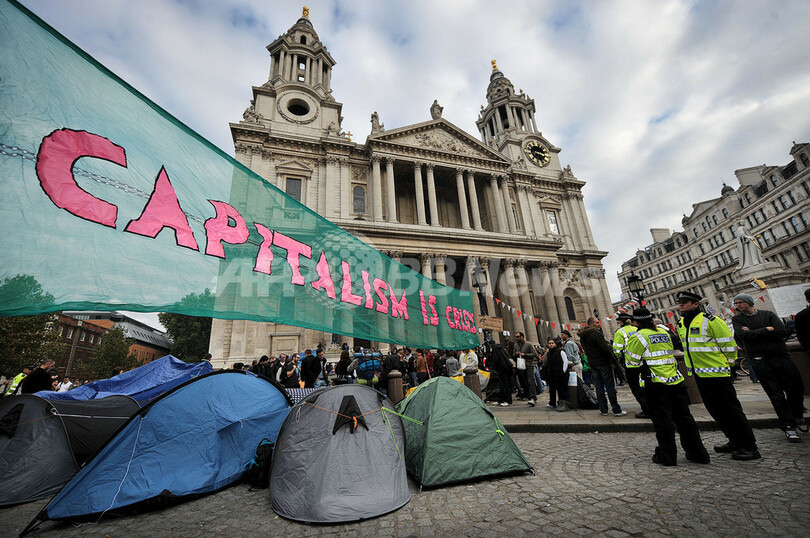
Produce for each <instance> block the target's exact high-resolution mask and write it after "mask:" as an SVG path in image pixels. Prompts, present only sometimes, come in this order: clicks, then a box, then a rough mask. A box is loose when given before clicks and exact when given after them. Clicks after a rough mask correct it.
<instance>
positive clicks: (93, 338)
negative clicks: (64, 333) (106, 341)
mask: <svg viewBox="0 0 810 538" xmlns="http://www.w3.org/2000/svg"><path fill="white" fill-rule="evenodd" d="M95 339H96V337H95V335H92V334H91V335H90V338H88V340H89V341H90V343H91V344H92V343H93V340H95Z"/></svg>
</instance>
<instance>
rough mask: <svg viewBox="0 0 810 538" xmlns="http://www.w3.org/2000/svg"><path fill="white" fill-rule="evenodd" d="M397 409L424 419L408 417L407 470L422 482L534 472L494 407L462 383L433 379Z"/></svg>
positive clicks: (410, 415)
mask: <svg viewBox="0 0 810 538" xmlns="http://www.w3.org/2000/svg"><path fill="white" fill-rule="evenodd" d="M397 409H398V410H399V412H400V413H402V414H403V415H405V416H407V417H409V418H413V419H416V420H418V421H420V422H421V423H422V424H419V423H417V422H413V421H411V420H404V421H403V424H404V426H405V445H406V449H405V462H406V464H407V467H408V472H409V473H410V474H411V475H412V476H413V477H414V479H415V480H417V481H418V482H419V483H420V484H421V485H423V486H438V485H442V484H448V483H451V482H460V481H464V480H471V479H475V478H483V477H487V476H494V475H502V474H507V473H516V472H523V471H531V470H532V466H531V465H529V462H528V461H526V458H525V457H524V456H523V453H522V452H521V451H520V449H519V448H518V447H517V445H516V444H515V442H514V441H513V440H512V437H511V436H510V435H509V433H507V431H506V430H505V429H504V427H503V426H502V425H501V424H500V423H499V422H498V419H497V418H495V415H494V414H493V413H492V411H490V410H489V409H488V408H487V406H486V405H485V404H484V402H482V401H481V398H479V397H478V396H476V395H475V394H474V393H473V391H471V390H470V389H468V388H467V387H465V386H464V385H463V384H462V383H459V382H458V381H454V380H452V379H450V378H447V377H434V378H433V379H431V380H430V381H427V382H425V383H422V384H421V385H419V386H418V387H417V388H416V389H415V390H414V391H413V392H411V393H410V394H409V395H408V397H407V398H405V399H404V400H402V401H401V402H399V404H397Z"/></svg>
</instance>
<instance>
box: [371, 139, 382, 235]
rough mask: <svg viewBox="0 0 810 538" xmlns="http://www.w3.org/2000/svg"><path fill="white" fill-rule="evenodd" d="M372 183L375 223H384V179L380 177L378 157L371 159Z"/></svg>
mask: <svg viewBox="0 0 810 538" xmlns="http://www.w3.org/2000/svg"><path fill="white" fill-rule="evenodd" d="M371 183H372V185H373V186H374V189H373V195H374V222H381V221H382V213H383V209H382V178H381V176H380V158H379V157H378V156H377V155H372V157H371Z"/></svg>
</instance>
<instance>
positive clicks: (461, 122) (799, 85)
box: [23, 0, 810, 300]
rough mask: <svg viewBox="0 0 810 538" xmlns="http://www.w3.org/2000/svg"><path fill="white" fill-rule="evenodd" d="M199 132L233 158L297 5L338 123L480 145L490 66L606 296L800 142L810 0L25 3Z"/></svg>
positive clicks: (807, 90) (809, 134)
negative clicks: (514, 105)
mask: <svg viewBox="0 0 810 538" xmlns="http://www.w3.org/2000/svg"><path fill="white" fill-rule="evenodd" d="M23 4H24V5H26V6H27V7H29V9H31V10H32V11H33V12H34V13H36V14H37V15H39V16H40V17H41V18H43V19H44V20H45V21H46V22H47V23H49V24H50V25H52V26H53V27H55V28H56V29H57V30H58V31H60V32H61V33H63V34H64V35H65V36H67V37H68V38H69V39H71V40H72V41H73V42H74V43H76V44H77V45H78V46H80V47H81V48H83V49H84V50H85V51H87V52H88V53H90V54H91V55H92V56H93V57H95V58H96V59H97V60H99V61H100V62H101V63H103V64H104V65H106V66H107V67H109V68H110V69H111V70H112V71H114V72H115V73H116V74H118V75H119V76H121V77H122V78H123V79H124V80H126V81H128V82H129V83H130V84H132V85H133V86H134V87H135V88H137V89H139V90H140V91H141V92H143V93H144V94H146V95H147V96H148V97H150V98H151V99H152V100H154V101H155V102H156V103H158V104H159V105H161V106H162V107H164V108H165V109H166V110H168V111H169V112H170V113H172V114H173V115H175V116H176V117H178V118H179V119H180V120H182V121H183V122H185V123H186V124H187V125H189V126H190V127H192V128H193V129H195V130H197V131H198V132H199V133H201V134H202V135H203V136H205V137H206V138H208V139H209V140H211V141H212V142H213V143H215V144H216V145H218V146H219V147H221V148H222V149H223V150H225V151H227V152H228V153H230V154H233V143H232V140H231V135H230V130H229V128H228V122H235V121H239V120H240V119H241V117H242V112H243V111H244V110H245V108H246V107H247V106H248V105H249V100H250V98H251V95H252V94H251V86H253V85H257V86H258V85H261V84H263V83H264V82H265V81H266V80H267V78H268V72H269V68H270V58H269V54H268V53H267V50H266V49H265V47H266V46H267V45H268V44H269V43H271V42H272V41H273V40H274V39H276V38H277V37H278V36H279V35H281V34H283V33H284V32H285V31H287V29H289V28H290V26H292V25H293V24H294V23H295V21H296V20H297V19H298V18H299V17H300V16H301V8H302V6H303V5H308V6H309V8H310V20H311V22H312V24H313V26H314V28H315V31H316V32H317V33H318V35H319V37H320V39H321V41H322V42H323V43H324V44H325V45H326V47H327V48H328V50H329V52H330V54H331V55H332V57H333V58H334V59H335V60H336V62H337V65H336V66H335V68H334V69H333V71H332V77H333V78H332V87H333V90H334V92H333V96H334V97H335V99H336V100H337V101H339V102H342V103H343V116H344V117H345V120H344V122H343V129H344V130H345V131H351V132H352V133H353V140H354V141H358V142H363V141H364V140H365V138H366V136H368V134H369V132H370V130H371V124H370V122H369V117H370V114H371V113H372V112H373V111H375V110H376V111H377V112H379V115H380V120H381V121H382V122H383V123H385V126H386V128H387V129H392V128H396V127H400V126H404V125H408V124H412V123H417V122H421V121H426V120H429V119H430V113H429V107H430V104H431V103H432V102H433V100H434V99H437V100H438V101H439V103H440V104H441V105H442V106H444V115H443V117H444V118H445V119H447V120H448V121H450V122H452V123H454V124H456V125H457V126H459V127H461V128H462V129H464V130H465V131H467V132H468V133H470V134H472V135H474V136H476V137H478V130H477V128H476V127H475V120H476V118H477V115H478V111H479V109H480V107H481V105H483V104H486V88H487V84H488V83H489V75H490V73H491V65H490V60H492V59H496V60H497V62H498V68H499V69H500V70H501V71H502V72H503V73H504V75H506V76H507V77H508V78H509V79H510V80H511V81H512V83H513V84H514V86H515V88H516V89H523V90H524V91H525V92H526V93H527V94H528V95H529V96H530V97H532V98H533V99H534V100H535V102H536V106H537V124H538V128H539V129H540V130H541V131H542V133H543V135H544V136H545V137H546V138H547V139H548V140H549V141H550V142H551V143H552V144H554V145H556V146H557V147H559V148H562V153H561V154H560V159H561V162H562V164H563V166H565V165H569V164H570V165H571V168H572V170H573V172H574V174H575V175H576V176H577V177H578V178H579V179H581V180H583V181H586V182H587V185H586V186H585V189H584V192H585V205H586V207H587V209H588V215H589V217H590V221H591V226H592V227H593V229H594V233H595V235H596V240H597V245H598V246H599V247H600V248H601V249H603V250H607V251H609V252H610V254H609V255H608V256H607V257H606V258H605V259H604V260H603V263H604V266H605V269H606V270H607V282H608V286H609V287H610V291H611V295H612V297H613V299H614V300H618V299H619V296H620V290H619V285H618V280H617V278H616V273H617V271H618V270H619V269H620V267H621V264H622V262H623V261H625V260H627V259H628V258H630V257H631V256H633V254H634V253H635V251H636V249H638V248H643V247H645V246H646V245H648V244H649V243H651V242H652V239H651V237H650V234H649V229H650V228H669V229H680V221H681V217H682V214H683V213H686V214H689V213H690V212H691V209H692V204H693V203H696V202H698V201H701V200H705V199H709V198H715V197H717V196H719V194H720V189H721V187H722V182H723V181H725V182H726V183H728V184H730V185H731V186H733V187H735V188H736V187H737V186H738V184H737V182H736V179H735V177H734V170H737V169H740V168H746V167H749V166H756V165H760V164H764V163H767V164H769V165H784V164H787V163H788V162H789V160H790V155H789V153H788V152H789V150H790V147H791V145H792V142H793V141H794V140H795V141H799V142H808V141H810V54H808V45H807V42H808V38H807V29H808V28H810V2H808V1H804V0H795V1H792V0H761V1H758V0H748V1H674V0H673V1H665V0H656V1H652V0H650V1H645V2H633V1H582V2H575V1H561V0H559V1H551V0H549V1H522V2H501V3H499V4H497V7H495V4H494V3H493V2H491V1H473V0H465V1H458V0H442V1H435V2H426V1H425V2H417V1H385V2H383V1H372V0H367V1H362V0H352V1H348V0H347V1H342V2H341V1H320V0H319V1H308V2H288V1H269V0H243V1H231V0H228V1H225V0H217V1H213V0H211V1H202V0H178V1H169V0H138V1H137V2H124V1H112V0H106V1H102V0H60V1H58V2H57V1H54V0H23Z"/></svg>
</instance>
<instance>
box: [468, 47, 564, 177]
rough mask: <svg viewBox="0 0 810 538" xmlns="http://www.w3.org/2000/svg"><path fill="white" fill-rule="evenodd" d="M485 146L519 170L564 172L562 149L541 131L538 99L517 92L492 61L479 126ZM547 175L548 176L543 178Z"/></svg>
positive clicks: (478, 121) (521, 91) (556, 173)
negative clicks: (492, 149)
mask: <svg viewBox="0 0 810 538" xmlns="http://www.w3.org/2000/svg"><path fill="white" fill-rule="evenodd" d="M475 123H476V125H477V126H478V131H479V132H480V133H481V138H482V139H483V141H484V143H485V144H488V145H489V146H491V147H493V148H494V149H496V150H498V151H499V152H500V153H501V154H503V155H505V156H506V157H507V158H508V159H509V160H510V161H512V162H514V163H516V165H517V166H518V168H522V167H523V166H524V165H525V166H526V168H527V169H528V170H530V171H531V172H535V173H540V172H548V171H552V170H553V171H554V175H558V174H559V172H560V171H561V167H560V161H559V158H558V153H559V152H560V150H559V148H556V147H554V146H553V145H552V144H551V143H549V142H548V141H547V140H546V139H545V138H543V134H542V133H541V132H540V131H538V130H537V120H536V119H535V107H534V99H531V98H530V97H529V96H528V95H526V94H525V93H523V90H520V91H519V92H517V93H516V92H515V87H514V86H513V85H512V82H511V81H510V80H509V79H508V78H506V77H505V76H504V74H503V73H502V72H501V71H500V69H498V66H497V64H496V63H495V60H492V75H490V77H489V86H488V87H487V106H486V107H483V106H482V107H481V112H480V114H479V116H478V120H477V121H476V122H475ZM543 175H545V174H543Z"/></svg>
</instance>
